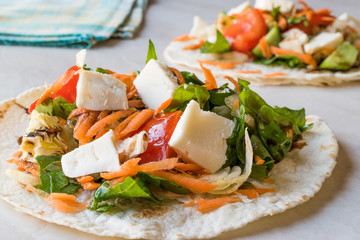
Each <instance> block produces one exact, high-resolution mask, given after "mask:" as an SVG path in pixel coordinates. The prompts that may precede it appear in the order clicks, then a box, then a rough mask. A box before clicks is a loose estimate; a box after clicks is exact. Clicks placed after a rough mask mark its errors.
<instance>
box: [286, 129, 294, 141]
mask: <svg viewBox="0 0 360 240" xmlns="http://www.w3.org/2000/svg"><path fill="white" fill-rule="evenodd" d="M286 133H287V134H289V137H290V138H291V139H293V138H294V130H292V129H289V130H288V131H286Z"/></svg>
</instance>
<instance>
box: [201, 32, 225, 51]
mask: <svg viewBox="0 0 360 240" xmlns="http://www.w3.org/2000/svg"><path fill="white" fill-rule="evenodd" d="M229 50H230V43H229V42H228V40H226V38H225V37H224V35H222V33H221V32H220V31H219V30H216V41H215V42H214V43H211V42H208V41H206V42H205V44H204V45H202V46H201V48H200V52H201V53H224V52H227V51H229Z"/></svg>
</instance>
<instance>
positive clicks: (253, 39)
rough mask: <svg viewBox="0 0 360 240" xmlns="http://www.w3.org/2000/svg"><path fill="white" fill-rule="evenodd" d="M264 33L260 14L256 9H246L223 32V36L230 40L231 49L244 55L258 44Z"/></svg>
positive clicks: (263, 23) (264, 29)
mask: <svg viewBox="0 0 360 240" xmlns="http://www.w3.org/2000/svg"><path fill="white" fill-rule="evenodd" d="M266 31H267V27H266V23H265V19H264V18H263V16H262V14H261V12H260V11H259V10H258V9H248V10H246V11H245V12H244V13H242V14H241V15H240V16H239V17H238V18H237V20H236V22H235V23H234V24H232V25H231V26H229V27H228V28H227V29H226V30H225V31H224V36H226V37H228V38H231V39H232V42H231V45H230V47H231V49H233V50H235V51H238V52H245V53H246V52H248V51H250V50H251V49H253V48H254V47H255V46H256V45H257V44H258V42H259V41H260V39H261V38H262V37H263V36H264V35H265V34H266Z"/></svg>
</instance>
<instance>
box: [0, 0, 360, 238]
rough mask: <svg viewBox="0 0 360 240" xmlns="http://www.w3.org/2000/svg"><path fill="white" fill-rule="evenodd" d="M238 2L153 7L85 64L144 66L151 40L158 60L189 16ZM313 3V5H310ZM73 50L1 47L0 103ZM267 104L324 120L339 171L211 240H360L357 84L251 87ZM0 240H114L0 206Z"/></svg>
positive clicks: (50, 74)
mask: <svg viewBox="0 0 360 240" xmlns="http://www.w3.org/2000/svg"><path fill="white" fill-rule="evenodd" d="M239 2H241V1H235V0H231V1H230V0H226V1H224V0H223V1H216V0H211V1H210V0H207V1H206V0H202V1H199V0H198V1H191V0H186V1H179V0H178V1H176V0H171V1H170V0H162V1H160V0H158V1H150V4H149V8H148V10H147V13H146V20H145V22H144V24H143V27H142V29H141V32H140V33H139V34H138V35H137V37H136V38H135V39H132V40H110V41H106V42H104V43H101V44H98V45H96V46H95V47H94V48H93V49H91V50H89V51H88V58H87V64H88V66H91V67H98V66H99V67H106V68H108V69H112V70H114V71H116V72H119V73H129V70H130V69H131V68H132V69H134V70H136V69H142V67H143V66H144V64H145V58H146V53H147V46H148V39H149V38H151V39H152V40H153V42H154V43H155V45H156V50H157V54H158V57H159V59H164V57H163V50H164V49H165V46H166V45H167V44H168V43H169V41H170V40H171V39H172V38H174V37H176V36H178V35H180V34H183V33H186V32H188V31H189V29H190V27H191V24H192V19H193V16H194V15H200V16H201V17H202V18H203V19H205V20H206V21H207V22H213V21H214V20H215V18H216V16H217V13H218V12H219V11H221V10H228V9H230V8H231V7H232V6H235V5H236V4H238V3H239ZM308 2H310V1H308ZM311 2H312V3H311V4H310V5H311V6H312V7H314V8H315V9H318V8H324V7H327V8H330V9H332V10H333V12H334V14H335V15H339V14H341V13H343V12H348V13H350V14H351V15H353V16H356V17H358V18H359V17H360V14H359V13H360V1H359V0H337V1H335V0H317V1H311ZM77 51H78V50H77V49H65V48H39V47H21V46H0V81H1V87H0V101H2V100H5V99H8V98H12V97H14V96H16V95H17V94H19V93H21V92H23V91H25V90H27V89H29V88H30V87H34V86H38V85H41V84H43V83H45V82H47V83H51V82H53V81H55V80H56V79H57V77H58V76H60V75H61V74H62V73H63V72H64V71H65V70H66V69H67V68H68V67H69V66H72V65H73V64H74V63H75V54H76V52H77ZM253 89H254V90H255V91H257V92H258V93H260V94H261V96H263V97H264V98H265V99H266V100H267V101H268V102H269V103H270V104H272V105H279V106H284V105H286V106H288V107H290V108H295V109H296V108H301V107H304V108H305V109H306V113H307V114H316V115H319V116H321V117H323V118H324V119H325V120H326V121H327V122H328V124H329V125H330V127H331V128H332V130H333V131H334V133H335V135H336V137H337V139H338V141H339V146H340V150H339V156H338V159H337V160H338V164H337V166H336V167H335V169H334V171H333V174H332V176H331V177H330V178H328V179H327V180H326V181H325V184H324V185H323V187H322V189H321V190H320V192H319V193H317V194H316V195H315V197H314V198H312V199H311V200H310V201H308V202H307V203H304V204H302V205H300V206H298V207H295V208H293V209H289V210H287V211H286V212H284V213H281V214H278V215H275V216H272V217H265V218H263V219H261V220H258V221H256V222H253V223H250V224H248V225H247V226H245V227H244V228H242V229H240V230H236V231H231V232H227V233H225V234H223V235H221V236H219V237H218V238H216V239H360V226H359V224H360V81H358V82H356V83H351V84H344V85H341V86H336V87H299V86H281V87H262V88H255V87H253ZM0 239H11V240H12V239H14V240H18V239H28V240H32V239H37V240H40V239H46V240H48V239H51V240H60V239H76V240H85V239H114V238H105V237H104V238H99V237H97V236H93V235H90V234H86V233H82V232H79V231H76V230H72V229H70V228H66V227H62V226H57V225H55V224H50V223H46V222H44V221H41V220H38V219H36V218H34V217H31V216H28V215H26V214H22V213H19V212H17V211H15V210H14V209H13V208H12V207H11V206H10V205H8V204H7V203H5V202H3V201H0Z"/></svg>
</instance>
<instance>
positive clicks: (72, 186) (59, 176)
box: [35, 155, 81, 194]
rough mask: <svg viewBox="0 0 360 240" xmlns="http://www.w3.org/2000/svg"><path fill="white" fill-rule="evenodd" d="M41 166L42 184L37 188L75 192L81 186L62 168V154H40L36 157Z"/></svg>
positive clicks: (51, 191) (48, 191)
mask: <svg viewBox="0 0 360 240" xmlns="http://www.w3.org/2000/svg"><path fill="white" fill-rule="evenodd" d="M35 159H36V161H37V163H38V164H39V166H40V182H41V183H40V184H39V185H36V186H35V188H37V189H41V190H43V191H44V192H47V193H67V194H75V193H76V192H77V190H78V189H79V188H80V187H81V186H80V185H79V184H78V183H77V181H76V180H75V179H72V178H68V177H66V176H65V175H64V173H63V171H62V168H61V156H45V155H40V156H37V157H36V158H35Z"/></svg>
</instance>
